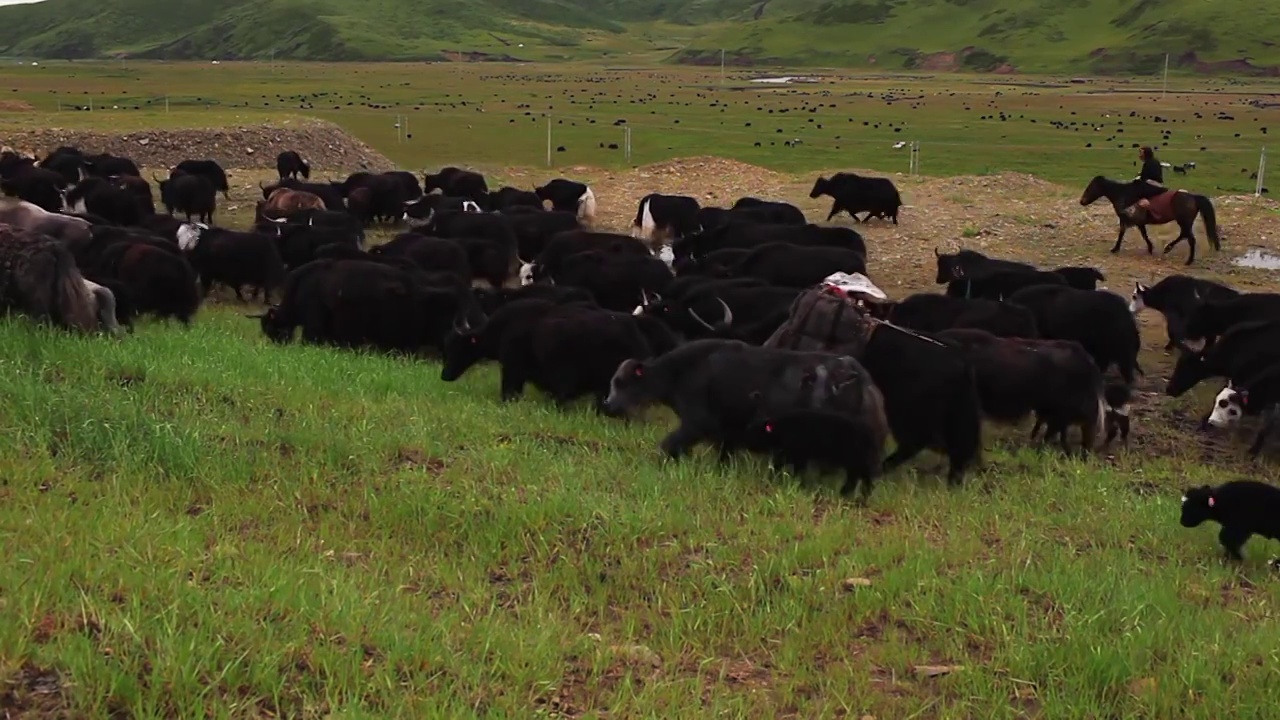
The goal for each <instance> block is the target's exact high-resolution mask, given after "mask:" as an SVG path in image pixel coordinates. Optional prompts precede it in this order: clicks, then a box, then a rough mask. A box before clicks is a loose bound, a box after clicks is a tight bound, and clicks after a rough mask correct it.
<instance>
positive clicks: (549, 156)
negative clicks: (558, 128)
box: [547, 113, 551, 167]
mask: <svg viewBox="0 0 1280 720" xmlns="http://www.w3.org/2000/svg"><path fill="white" fill-rule="evenodd" d="M547 167H551V113H547Z"/></svg>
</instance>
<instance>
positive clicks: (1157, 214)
mask: <svg viewBox="0 0 1280 720" xmlns="http://www.w3.org/2000/svg"><path fill="white" fill-rule="evenodd" d="M1179 192H1180V191H1179V190H1166V191H1165V192H1162V193H1160V194H1159V195H1156V196H1153V197H1149V198H1143V199H1142V200H1139V201H1138V202H1136V203H1134V204H1133V205H1130V206H1129V208H1128V214H1129V217H1130V218H1132V219H1133V220H1137V221H1139V222H1143V223H1146V224H1149V225H1161V224H1164V223H1167V222H1173V220H1174V213H1173V199H1174V198H1175V197H1177V195H1178V193H1179Z"/></svg>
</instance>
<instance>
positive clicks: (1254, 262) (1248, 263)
mask: <svg viewBox="0 0 1280 720" xmlns="http://www.w3.org/2000/svg"><path fill="white" fill-rule="evenodd" d="M1231 262H1232V263H1233V264H1235V265H1239V266H1241V267H1247V268H1258V269H1260V270H1280V255H1277V254H1276V253H1273V252H1271V251H1270V250H1264V249H1262V248H1258V247H1253V248H1249V249H1248V250H1246V251H1245V253H1244V254H1243V255H1241V256H1240V257H1238V258H1236V259H1235V260H1232V261H1231Z"/></svg>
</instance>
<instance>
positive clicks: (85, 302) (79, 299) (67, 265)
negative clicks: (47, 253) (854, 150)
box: [49, 247, 98, 333]
mask: <svg viewBox="0 0 1280 720" xmlns="http://www.w3.org/2000/svg"><path fill="white" fill-rule="evenodd" d="M53 252H54V262H53V298H52V299H53V306H52V307H51V308H49V310H50V312H51V315H52V316H53V320H54V321H55V322H57V323H59V324H60V325H63V326H65V327H68V328H71V329H73V330H80V331H82V332H86V333H89V332H94V331H95V330H97V329H98V316H97V313H95V312H94V299H93V298H92V297H91V296H90V295H89V288H87V287H85V284H84V277H83V276H82V275H81V274H80V269H79V268H77V267H76V261H75V258H73V257H72V256H71V251H70V250H67V249H66V248H62V247H59V248H55V249H54V250H53Z"/></svg>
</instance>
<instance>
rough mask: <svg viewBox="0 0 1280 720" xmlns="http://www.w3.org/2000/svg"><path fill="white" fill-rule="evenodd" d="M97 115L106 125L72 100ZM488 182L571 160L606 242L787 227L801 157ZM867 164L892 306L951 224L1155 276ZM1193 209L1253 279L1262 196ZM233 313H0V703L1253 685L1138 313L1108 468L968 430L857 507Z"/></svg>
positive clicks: (1098, 708)
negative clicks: (88, 324) (745, 215)
mask: <svg viewBox="0 0 1280 720" xmlns="http://www.w3.org/2000/svg"><path fill="white" fill-rule="evenodd" d="M102 116H107V117H110V118H112V119H113V120H114V119H115V118H128V117H131V116H129V115H125V114H121V115H117V116H111V115H108V114H107V113H102V114H101V115H98V114H96V113H95V114H94V115H93V116H91V115H90V114H89V113H80V114H76V115H72V116H71V117H72V118H74V119H75V120H77V121H78V120H82V119H85V120H88V119H92V120H93V124H97V123H103V122H105V121H103V120H99V118H100V117H102ZM132 117H140V116H132ZM895 121H896V119H895ZM1236 122H1237V123H1238V122H1241V120H1240V119H1237V121H1236ZM1189 124H1190V123H1189ZM1203 125H1204V126H1207V127H1212V125H1211V124H1210V123H1207V122H1205V123H1203ZM1193 127H1198V126H1193ZM1193 131H1194V129H1192V130H1188V132H1193ZM440 132H441V133H444V132H445V129H444V128H442V129H441V130H440ZM498 135H499V133H497V132H495V133H494V134H493V135H492V136H490V137H498ZM371 143H372V144H375V146H376V141H373V140H371ZM384 147H389V146H385V145H384ZM802 147H803V146H802ZM466 149H467V148H459V149H456V150H455V152H457V153H458V155H459V156H462V155H464V154H465V151H466ZM703 149H704V150H705V149H707V148H703ZM475 150H476V154H477V155H487V154H489V153H493V154H494V155H496V154H497V153H495V152H494V150H493V149H492V148H489V147H486V146H485V143H477V144H476V148H475ZM787 150H789V149H787ZM391 152H394V151H391ZM672 152H674V151H672ZM783 152H784V151H783V150H777V151H776V155H775V157H781V158H784V159H785V157H786V156H785V155H783ZM1130 154H1131V153H1128V152H1126V153H1124V155H1125V156H1126V157H1125V161H1126V162H1127V160H1128V158H1127V156H1128V155H1130ZM1004 157H1015V156H1014V155H1012V154H1009V155H1006V156H1004ZM828 159H829V160H836V161H842V159H841V158H839V157H835V158H828ZM855 160H856V159H855V158H852V157H851V158H850V159H849V160H848V161H847V162H850V163H855V164H854V165H853V166H854V167H859V166H861V164H860V163H856V162H855ZM491 162H492V169H491V173H492V175H493V178H494V179H495V180H497V181H499V182H510V183H513V184H518V185H520V186H529V185H530V184H532V183H534V182H535V181H538V180H542V179H545V178H546V177H548V176H550V175H552V174H558V173H560V172H564V173H565V174H568V175H571V176H574V177H582V178H584V179H585V180H587V181H589V182H591V184H592V185H593V187H595V188H596V191H597V194H598V196H599V198H600V201H601V212H602V216H603V222H604V224H605V225H606V226H607V227H610V228H613V229H622V228H624V227H625V226H626V225H627V224H628V223H629V221H630V216H631V215H632V213H633V212H634V203H635V200H636V199H637V198H638V197H639V196H640V195H641V194H642V193H643V192H647V191H652V190H654V189H662V190H663V191H667V192H683V193H691V194H695V195H697V196H698V197H699V198H700V199H704V200H708V201H720V202H724V201H728V200H731V199H732V198H734V197H736V196H738V195H742V194H748V193H751V194H758V195H761V196H767V197H777V198H783V199H787V200H790V201H793V202H796V203H798V204H799V205H800V206H801V207H802V208H803V209H804V210H805V212H806V213H807V214H809V215H810V216H819V217H820V216H822V214H823V212H824V211H825V209H826V207H825V205H824V204H823V203H821V202H818V201H812V200H809V199H808V198H807V190H808V187H809V184H810V182H811V179H812V170H820V169H824V168H825V169H830V168H831V165H830V164H827V165H815V166H813V167H811V168H809V167H806V168H803V169H804V170H806V172H802V173H801V172H795V170H797V169H801V168H796V167H792V168H787V167H786V164H787V163H786V162H777V163H774V164H773V167H774V168H775V169H769V168H764V167H759V166H753V165H747V164H743V163H741V162H734V161H730V160H724V159H718V158H694V159H681V160H670V161H664V162H660V163H657V164H646V165H644V166H642V167H639V168H636V169H626V168H623V167H619V166H616V165H615V166H613V167H606V168H600V167H589V166H587V165H586V164H584V165H583V166H574V167H568V168H563V167H562V168H556V169H554V170H548V169H543V168H539V167H537V162H536V158H535V160H534V162H529V163H526V164H523V165H522V164H521V163H518V162H507V163H506V164H505V166H500V162H501V161H500V159H497V158H495V159H494V160H493V161H491ZM842 162H843V161H842ZM995 162H996V161H993V167H998V165H994V163H995ZM1055 167H1061V166H1055ZM325 170H328V169H327V168H326V169H325ZM334 170H336V169H334ZM1090 174H1091V173H1090ZM1117 174H1118V173H1117ZM233 177H234V178H235V179H236V182H237V186H236V187H235V188H233V193H232V196H233V200H232V202H231V203H230V204H229V205H228V206H226V207H225V208H224V209H223V212H224V216H223V218H222V221H223V222H226V223H228V224H231V225H234V226H243V225H244V224H245V223H246V222H247V218H248V210H250V209H251V205H250V199H251V198H252V197H253V193H255V192H256V188H255V186H256V183H257V181H258V180H260V179H264V178H267V177H269V173H266V172H263V171H256V172H255V171H246V172H240V171H235V172H233ZM1200 177H1204V176H1200ZM1197 179H1198V178H1197ZM895 180H896V181H897V182H898V183H899V184H900V186H901V187H902V189H903V192H904V195H905V196H906V199H907V202H908V204H909V205H911V208H909V210H908V212H907V213H906V214H904V222H903V225H901V226H898V227H893V226H890V225H885V224H881V223H872V224H870V225H868V226H865V227H862V228H860V229H861V230H862V231H863V232H865V234H866V236H867V239H868V245H869V247H870V248H871V255H872V257H871V261H870V265H871V270H872V274H873V276H874V277H875V279H876V281H877V282H878V283H880V284H881V285H882V286H883V287H885V288H886V289H887V290H889V291H890V293H891V294H892V295H894V296H902V295H905V294H907V293H909V292H911V291H915V290H923V289H927V288H929V287H930V282H931V273H932V271H931V266H932V257H931V251H932V249H933V247H934V246H935V245H939V244H941V245H943V246H944V247H945V246H947V245H948V243H951V244H955V243H958V242H963V243H964V244H965V246H967V247H973V248H977V249H981V250H983V251H986V252H990V253H992V254H995V255H999V256H1004V257H1017V258H1020V259H1026V260H1030V261H1034V262H1036V263H1038V264H1044V265H1051V266H1057V265H1065V264H1086V263H1087V264H1096V265H1097V266H1099V267H1100V268H1102V269H1103V270H1104V272H1105V273H1106V274H1107V276H1108V283H1107V284H1108V285H1109V286H1110V287H1112V288H1113V289H1116V290H1117V291H1120V292H1127V290H1128V288H1129V287H1131V283H1132V281H1133V280H1134V279H1142V280H1144V281H1145V280H1150V279H1152V278H1156V277H1159V276H1162V275H1164V274H1168V273H1170V272H1174V271H1178V270H1181V266H1180V259H1181V256H1177V257H1169V258H1160V257H1155V258H1150V257H1148V256H1146V254H1145V253H1141V252H1139V251H1138V250H1137V244H1136V243H1137V242H1139V241H1136V240H1134V241H1131V244H1130V245H1129V246H1128V247H1127V248H1126V250H1125V252H1123V253H1121V254H1120V255H1117V256H1113V255H1110V254H1108V253H1107V252H1106V249H1107V248H1108V247H1109V245H1110V242H1111V240H1112V238H1113V237H1114V236H1113V222H1114V220H1113V218H1112V217H1110V215H1109V211H1107V210H1105V209H1103V208H1089V209H1082V208H1080V207H1079V206H1078V205H1077V204H1076V203H1075V200H1076V197H1077V196H1078V187H1076V185H1077V184H1072V185H1070V186H1063V185H1057V184H1052V183H1048V182H1045V181H1043V180H1039V179H1037V178H1034V177H1030V176H1027V175H1023V174H1018V173H991V174H986V175H980V176H964V177H954V178H928V177H914V178H907V177H897V178H895ZM1215 199H1216V201H1217V203H1218V206H1219V216H1220V218H1221V220H1222V222H1223V225H1224V235H1225V241H1224V244H1225V249H1224V251H1223V252H1221V253H1213V252H1212V251H1209V250H1206V249H1204V248H1202V255H1201V259H1200V261H1199V264H1198V265H1197V266H1196V268H1195V269H1194V272H1195V273H1196V274H1198V275H1203V276H1205V277H1212V278H1219V279H1222V280H1225V281H1228V282H1230V283H1232V284H1234V285H1237V286H1239V287H1243V288H1248V289H1253V290H1259V289H1273V290H1274V289H1277V288H1278V287H1280V283H1277V282H1276V281H1275V279H1274V277H1272V276H1271V275H1270V274H1268V273H1266V272H1264V271H1260V270H1251V269H1246V268H1238V267H1234V266H1233V265H1232V264H1231V260H1232V258H1233V257H1234V256H1235V254H1237V253H1239V252H1241V251H1242V250H1243V249H1244V248H1245V246H1247V245H1257V246H1261V247H1264V248H1267V249H1270V250H1273V251H1280V212H1278V210H1280V208H1278V207H1277V205H1276V204H1275V203H1274V202H1272V201H1269V200H1266V199H1253V198H1248V197H1243V196H1239V195H1230V196H1223V195H1217V196H1216V198H1215ZM1170 233H1171V231H1170V230H1168V229H1167V228H1166V229H1160V230H1157V231H1155V232H1154V233H1153V235H1154V236H1155V237H1156V239H1157V242H1159V241H1162V240H1163V241H1167V240H1168V239H1169V238H1170V236H1171V235H1170ZM385 235H386V233H385V232H383V233H379V237H383V236H385ZM252 310H253V308H250V307H247V306H238V305H235V304H233V303H227V302H215V303H213V304H211V305H209V306H208V307H206V308H205V309H204V310H203V311H202V313H201V314H200V316H199V317H198V318H197V320H196V322H195V323H194V325H193V326H192V327H191V328H187V329H184V328H180V327H176V326H172V325H165V324H158V323H143V324H142V325H141V326H140V327H139V329H138V331H137V332H136V333H134V334H133V335H132V336H131V337H129V338H127V339H125V340H123V341H121V342H109V341H105V340H101V339H87V338H75V337H69V336H66V335H63V334H60V333H53V332H50V331H47V330H43V329H39V328H35V327H32V326H31V325H29V324H28V323H25V322H23V321H21V320H7V321H4V322H3V324H2V325H0V367H3V373H4V378H5V381H4V382H3V383H0V482H2V483H3V484H0V500H2V501H0V547H3V548H4V552H3V553H2V554H0V618H2V619H3V622H0V709H4V710H5V711H7V712H9V713H10V714H11V715H18V716H22V717H108V716H114V717H137V718H151V717H202V716H205V717H271V716H278V717H322V716H329V715H333V716H341V717H529V716H563V717H583V716H590V717H600V716H604V715H608V716H611V717H664V718H665V717H691V716H701V715H711V714H716V715H728V716H732V717H806V718H808V717H854V718H863V717H865V716H868V715H869V716H872V717H875V718H880V719H882V720H883V719H884V718H907V717H920V718H927V717H948V718H972V717H983V718H988V717H990V718H1001V717H1010V718H1012V717H1045V718H1094V717H1162V718H1163V717H1196V718H1213V719H1217V718H1222V717H1226V716H1228V715H1230V716H1233V717H1242V718H1247V717H1257V718H1265V717H1270V716H1271V714H1272V713H1273V708H1274V707H1275V706H1276V703H1277V701H1278V700H1280V691H1278V690H1277V689H1276V688H1277V684H1276V683H1275V672H1276V667H1277V660H1278V658H1277V654H1276V647H1277V646H1280V643H1278V642H1277V641H1278V640H1280V636H1278V634H1280V631H1278V630H1277V629H1276V628H1277V625H1276V623H1275V622H1274V620H1275V617H1276V613H1277V601H1278V600H1280V594H1278V593H1277V590H1276V577H1275V575H1274V574H1273V573H1272V572H1271V571H1270V570H1268V569H1267V568H1266V566H1265V559H1267V558H1269V557H1270V556H1271V555H1273V554H1275V552H1274V550H1275V548H1274V545H1271V544H1268V543H1264V542H1263V541H1261V540H1255V541H1254V542H1253V543H1252V544H1251V545H1250V546H1248V547H1247V548H1246V552H1247V554H1248V557H1249V560H1248V561H1247V562H1246V564H1245V565H1244V566H1243V567H1239V568H1236V567H1231V566H1227V565H1225V564H1223V563H1222V562H1221V561H1220V560H1219V556H1218V550H1217V545H1216V540H1215V534H1216V533H1215V531H1213V530H1211V529H1209V528H1202V529H1200V530H1197V531H1186V530H1183V529H1181V528H1180V527H1178V525H1177V521H1176V517H1177V513H1178V499H1177V498H1178V494H1179V491H1180V490H1181V489H1182V488H1183V487H1185V486H1187V485H1192V484H1199V483H1202V482H1206V483H1207V482H1220V481H1222V480H1224V479H1228V478H1233V477H1259V478H1263V479H1269V478H1270V477H1271V476H1273V475H1274V468H1275V465H1274V463H1273V462H1272V461H1270V460H1268V461H1266V462H1264V463H1260V464H1258V465H1250V464H1246V463H1244V462H1241V460H1240V458H1241V456H1242V452H1243V447H1242V445H1241V444H1240V443H1239V442H1237V441H1236V440H1235V439H1233V438H1229V437H1227V438H1213V437H1208V436H1201V435H1197V434H1195V433H1193V432H1191V428H1192V426H1193V425H1194V423H1195V414H1196V411H1197V410H1198V409H1200V408H1202V407H1204V406H1205V403H1206V402H1207V398H1208V397H1210V396H1211V395H1212V388H1201V389H1200V390H1199V391H1198V392H1195V393H1192V394H1191V395H1192V396H1190V397H1185V398H1182V399H1179V400H1178V401H1171V400H1168V399H1166V398H1163V397H1158V395H1159V390H1160V389H1161V388H1162V386H1163V380H1162V378H1163V377H1164V376H1165V375H1167V372H1168V370H1169V367H1170V363H1171V359H1170V358H1169V357H1167V356H1165V355H1163V353H1161V352H1160V351H1159V347H1160V346H1161V345H1162V344H1163V339H1164V336H1163V334H1162V333H1163V326H1162V323H1160V322H1159V321H1157V320H1153V319H1152V318H1150V317H1148V316H1146V315H1144V316H1143V317H1142V318H1141V324H1142V330H1143V341H1144V354H1143V366H1144V368H1146V370H1147V375H1146V377H1144V378H1143V379H1142V381H1141V383H1140V387H1139V390H1140V392H1141V394H1140V396H1139V403H1138V409H1137V414H1136V418H1135V433H1136V435H1135V437H1134V439H1133V441H1132V445H1131V447H1130V448H1128V449H1127V450H1124V449H1116V450H1115V451H1114V452H1112V453H1110V454H1106V455H1101V456H1096V457H1092V458H1090V459H1087V460H1077V459H1066V458H1063V457H1061V456H1060V455H1058V454H1056V453H1052V452H1048V453H1045V452H1040V451H1039V450H1037V449H1034V448H1029V447H1026V446H1025V443H1024V442H1023V440H1022V433H1023V431H1022V430H1016V431H1014V430H999V429H995V430H992V431H991V432H990V433H989V436H990V437H989V440H988V443H987V444H988V447H989V452H988V453H987V456H986V458H987V463H986V466H985V468H984V469H983V470H982V471H981V472H979V473H977V474H975V476H974V477H973V478H972V479H971V481H970V482H969V483H968V485H967V486H966V488H965V489H962V490H960V491H956V492H951V491H948V490H946V489H945V488H944V487H942V485H941V483H940V482H939V481H938V475H939V472H938V471H939V469H940V462H939V461H938V460H937V458H934V457H927V458H925V459H923V460H922V461H920V462H918V463H916V464H915V465H914V466H913V467H912V468H910V469H908V470H907V471H905V472H902V473H900V474H897V475H895V476H893V477H891V478H887V479H886V480H884V481H883V482H881V483H880V485H879V487H878V488H877V491H876V494H875V495H874V496H873V498H872V500H871V503H870V505H869V506H868V507H866V508H857V507H852V506H849V505H846V504H844V503H842V502H840V501H839V500H838V499H837V498H836V497H835V495H834V494H833V492H832V491H831V490H830V489H829V488H821V489H818V490H816V491H815V490H814V489H813V488H801V487H798V486H797V484H796V483H794V482H793V481H792V480H789V479H784V480H782V481H779V480H775V479H772V478H770V476H769V473H768V471H767V468H766V467H765V465H764V464H763V463H762V462H760V461H758V460H754V459H749V458H740V459H737V460H735V461H734V462H733V463H731V464H730V465H728V466H725V467H722V466H719V465H718V464H717V463H716V462H715V459H714V457H713V456H709V455H706V454H699V455H698V456H696V457H694V458H692V459H691V460H690V461H688V462H684V463H680V464H672V463H667V462H663V461H662V460H661V459H660V458H659V455H658V453H657V450H656V444H657V441H658V439H659V438H660V437H661V436H662V434H663V433H664V432H665V431H666V428H668V427H669V425H670V421H671V418H670V416H669V415H668V414H666V413H664V412H654V413H651V414H650V415H649V416H648V417H646V418H643V419H637V420H635V421H633V422H628V423H623V422H613V421H609V422H605V421H602V420H600V419H598V418H596V417H594V416H593V415H592V414H591V413H590V411H589V410H588V409H586V408H579V409H576V410H572V411H569V412H558V411H556V410H554V409H552V408H551V407H550V406H549V404H548V403H546V402H544V401H543V400H542V399H541V398H539V397H538V395H537V393H536V392H530V393H529V396H528V397H526V398H525V399H523V400H521V401H519V402H516V403H512V404H506V405H504V404H502V403H500V402H499V401H498V400H497V394H498V393H497V381H496V375H495V373H494V372H493V371H492V370H491V369H487V368H486V369H482V370H479V371H473V372H472V373H469V374H468V375H467V376H466V377H464V378H463V379H462V380H461V381H459V382H458V383H455V384H452V385H450V384H444V383H441V382H440V381H439V380H438V372H439V367H438V365H437V364H435V363H434V362H432V361H429V360H421V359H407V358H392V357H384V356H378V355H372V354H360V353H341V352H335V351H330V350H325V349H319V348H309V347H302V346H290V347H276V346H272V345H270V344H269V343H267V342H266V341H265V340H264V339H263V338H262V337H261V336H260V334H259V333H258V332H257V331H256V327H255V324H254V322H253V321H251V320H248V319H246V318H244V317H242V315H243V314H244V313H246V312H252Z"/></svg>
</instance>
